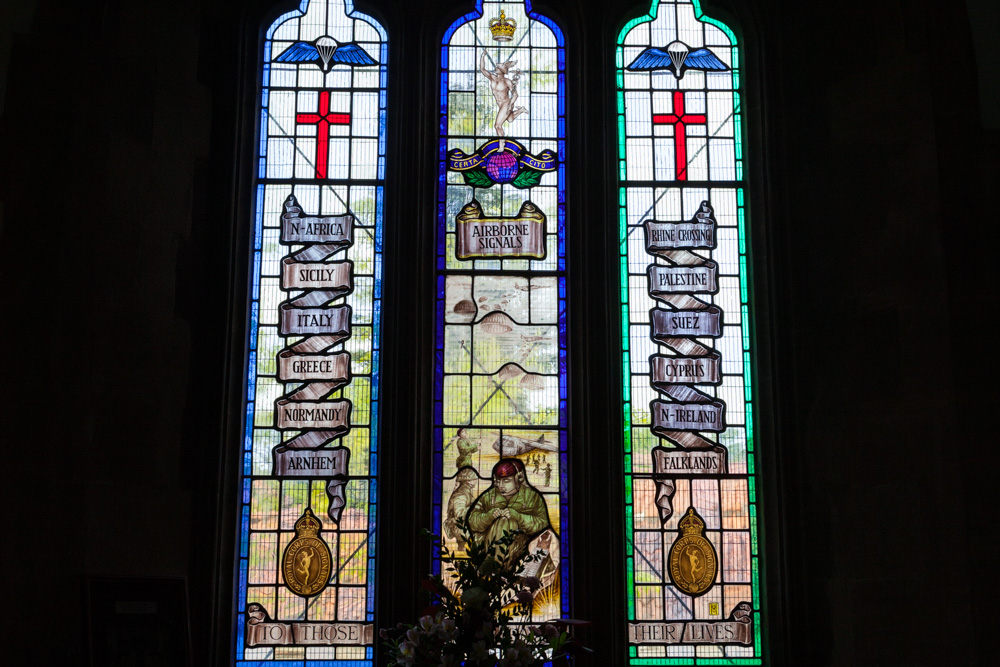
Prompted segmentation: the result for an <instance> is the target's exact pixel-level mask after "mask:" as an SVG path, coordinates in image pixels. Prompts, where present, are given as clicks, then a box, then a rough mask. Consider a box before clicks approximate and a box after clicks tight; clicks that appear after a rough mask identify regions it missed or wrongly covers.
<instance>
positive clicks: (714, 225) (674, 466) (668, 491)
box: [616, 0, 763, 665]
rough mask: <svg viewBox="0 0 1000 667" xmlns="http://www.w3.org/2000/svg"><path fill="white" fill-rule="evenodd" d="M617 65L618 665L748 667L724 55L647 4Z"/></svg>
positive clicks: (732, 45)
mask: <svg viewBox="0 0 1000 667" xmlns="http://www.w3.org/2000/svg"><path fill="white" fill-rule="evenodd" d="M616 58H617V63H616V64H617V91H618V92H617V95H618V142H619V144H618V145H619V179H620V190H619V207H620V208H619V224H620V230H621V278H622V292H621V306H622V310H621V313H622V316H621V317H622V348H623V357H622V361H623V374H624V392H625V393H624V401H625V405H624V408H625V409H624V418H625V424H624V426H625V472H626V475H625V492H626V503H627V504H626V514H625V516H626V528H625V534H626V539H627V545H626V568H627V572H626V577H627V578H626V587H627V605H628V624H629V625H628V638H629V656H630V664H633V665H719V664H726V665H759V664H761V661H762V655H763V654H762V647H761V634H760V628H761V619H760V614H761V599H760V577H759V572H760V564H759V562H758V558H759V557H758V554H759V544H758V540H757V528H758V526H757V511H756V510H757V492H756V475H755V468H754V437H753V436H754V432H753V410H752V408H753V405H752V401H751V391H750V382H751V369H752V360H753V349H752V346H751V337H750V329H751V320H750V318H751V315H752V312H751V308H750V291H749V286H748V276H747V241H748V240H747V234H746V213H745V210H746V209H745V201H746V197H745V190H746V186H745V182H744V167H743V148H742V145H743V144H742V130H741V122H742V114H743V110H742V108H741V106H740V61H739V49H738V47H737V44H736V38H735V36H734V34H733V32H732V31H731V30H730V29H729V28H727V27H726V26H725V25H723V24H722V23H720V22H718V21H715V20H713V19H710V18H708V17H706V16H704V14H703V13H702V11H701V7H700V6H699V2H698V0H662V1H660V0H653V3H652V6H651V8H650V10H649V13H648V14H647V15H645V16H642V17H639V18H637V19H635V20H633V21H631V22H629V23H628V24H627V25H626V26H625V27H624V28H623V30H622V32H621V34H620V36H619V40H618V46H617V53H616Z"/></svg>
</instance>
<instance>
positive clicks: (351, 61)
mask: <svg viewBox="0 0 1000 667" xmlns="http://www.w3.org/2000/svg"><path fill="white" fill-rule="evenodd" d="M274 62H276V63H316V65H317V67H319V68H320V69H321V70H323V72H329V71H330V69H331V68H332V67H333V66H334V65H349V66H351V67H363V66H365V65H377V64H378V62H377V61H376V60H375V59H374V58H372V57H371V56H370V55H368V52H367V51H365V50H364V49H362V48H361V47H360V46H358V45H357V44H353V43H352V44H341V43H340V42H338V41H337V40H335V39H334V38H332V37H325V36H324V37H320V38H319V39H317V40H315V41H313V42H296V43H294V44H292V45H291V46H289V47H288V48H287V49H285V50H284V51H282V52H281V53H279V54H278V56H277V57H276V58H275V59H274Z"/></svg>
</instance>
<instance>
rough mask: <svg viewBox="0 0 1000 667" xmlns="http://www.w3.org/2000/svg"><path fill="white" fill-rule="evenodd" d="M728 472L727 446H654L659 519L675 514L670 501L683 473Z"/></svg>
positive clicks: (711, 473)
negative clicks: (701, 447)
mask: <svg viewBox="0 0 1000 667" xmlns="http://www.w3.org/2000/svg"><path fill="white" fill-rule="evenodd" d="M726 472H728V467H727V464H726V450H725V448H723V447H717V448H716V449H715V450H707V449H694V450H692V449H667V448H666V447H659V446H657V447H653V482H654V483H655V484H656V498H655V499H654V503H655V504H656V508H657V510H658V511H659V513H660V521H661V522H662V523H666V522H667V520H668V519H669V518H670V517H671V516H673V514H674V508H673V505H672V504H671V501H672V499H673V497H674V492H675V491H676V490H677V486H676V483H675V482H674V478H676V477H677V476H680V475H716V474H724V473H726Z"/></svg>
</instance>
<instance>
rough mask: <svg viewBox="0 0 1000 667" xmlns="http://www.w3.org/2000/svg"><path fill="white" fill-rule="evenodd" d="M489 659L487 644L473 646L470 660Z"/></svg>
mask: <svg viewBox="0 0 1000 667" xmlns="http://www.w3.org/2000/svg"><path fill="white" fill-rule="evenodd" d="M488 657H490V653H489V651H487V650H486V642H475V643H474V644H473V645H472V650H471V651H469V659H470V660H485V659H486V658H488Z"/></svg>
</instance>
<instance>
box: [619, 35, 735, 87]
mask: <svg viewBox="0 0 1000 667" xmlns="http://www.w3.org/2000/svg"><path fill="white" fill-rule="evenodd" d="M625 69H627V70H628V71H630V72H646V71H654V70H667V71H669V72H672V73H673V75H674V77H676V78H678V79H680V78H681V77H682V76H684V72H686V71H687V70H689V69H694V70H701V71H709V72H725V71H726V70H728V69H729V66H728V65H726V64H725V63H724V62H722V61H721V60H719V58H718V56H716V55H715V54H714V53H712V52H711V51H710V50H708V49H704V48H703V49H696V50H694V51H692V50H691V47H690V46H688V45H687V44H685V43H684V42H677V41H675V42H670V44H668V45H667V47H666V49H658V48H656V47H655V46H651V47H649V48H648V49H645V50H644V51H643V52H642V53H640V54H639V55H638V56H636V58H635V60H633V61H632V62H631V63H629V65H628V67H626V68H625Z"/></svg>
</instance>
